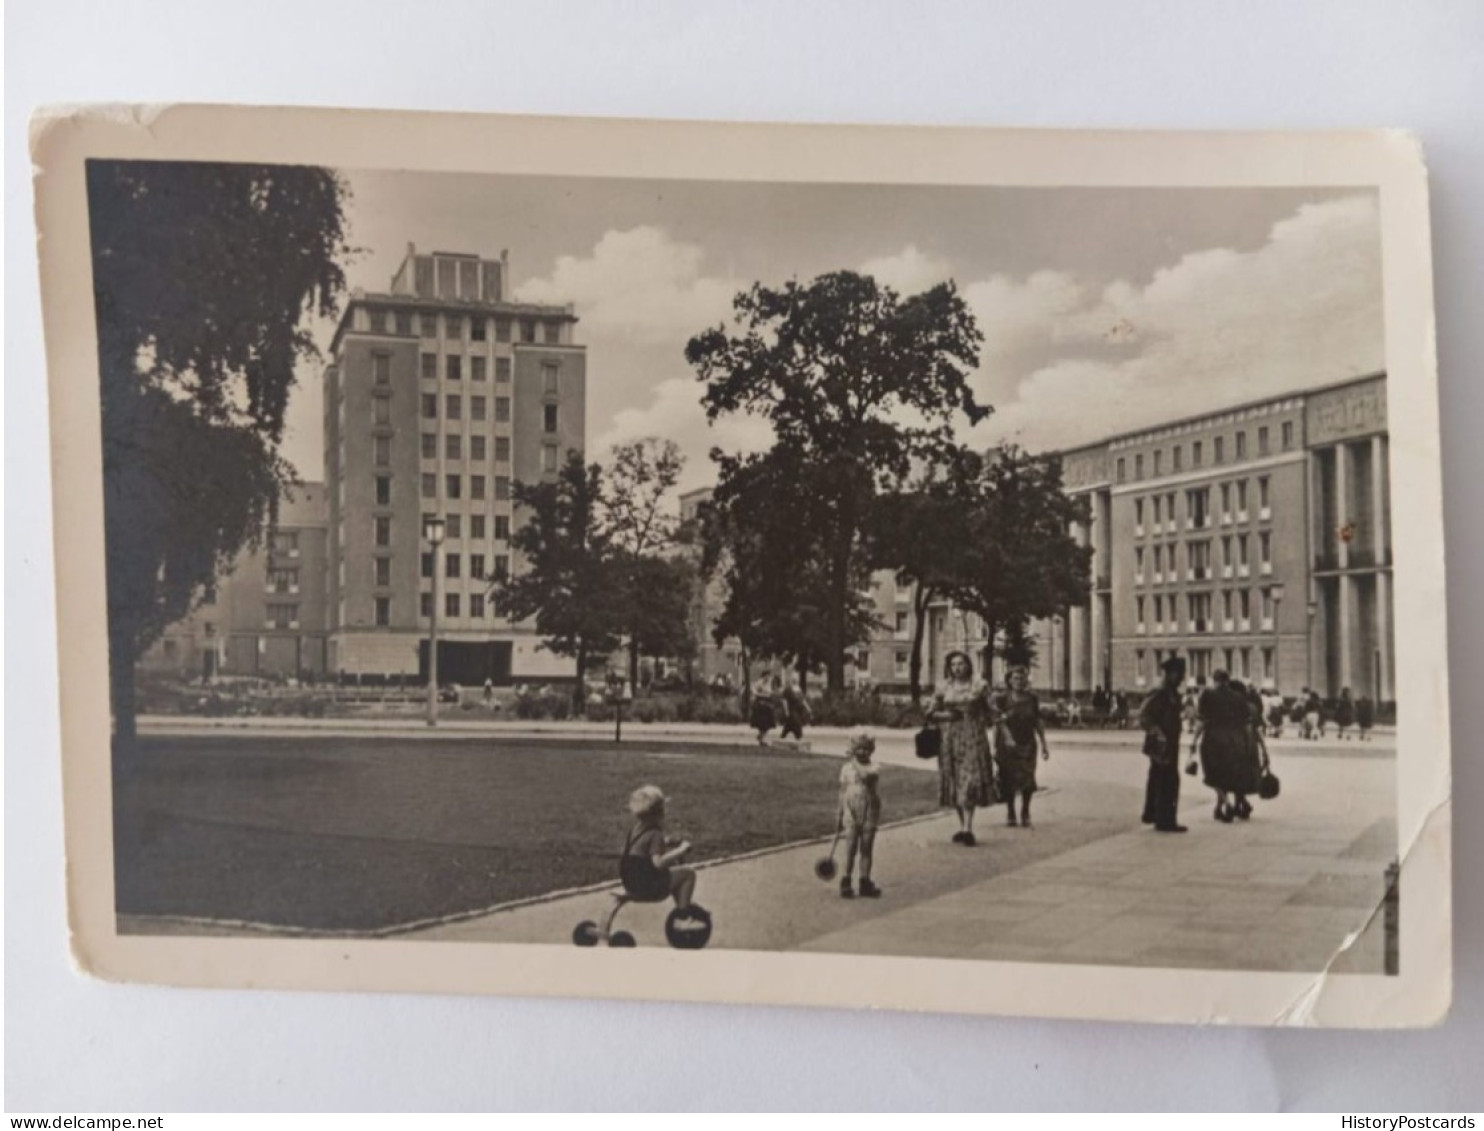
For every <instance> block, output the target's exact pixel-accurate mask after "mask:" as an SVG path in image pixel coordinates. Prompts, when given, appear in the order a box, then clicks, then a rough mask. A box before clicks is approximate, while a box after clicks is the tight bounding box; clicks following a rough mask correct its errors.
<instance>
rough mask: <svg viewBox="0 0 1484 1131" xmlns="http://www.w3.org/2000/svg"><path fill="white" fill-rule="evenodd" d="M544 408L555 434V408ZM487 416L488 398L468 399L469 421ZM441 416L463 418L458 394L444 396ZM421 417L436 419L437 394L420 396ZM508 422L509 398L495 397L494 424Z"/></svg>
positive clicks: (554, 406) (451, 418)
mask: <svg viewBox="0 0 1484 1131" xmlns="http://www.w3.org/2000/svg"><path fill="white" fill-rule="evenodd" d="M546 407H547V408H549V409H552V410H553V412H552V414H551V418H552V421H553V426H552V427H551V428H548V429H547V431H549V432H555V431H556V427H555V421H556V415H555V409H556V407H557V406H556V405H554V404H553V405H547V406H546ZM488 414H489V398H487V397H470V398H469V419H470V420H484V419H486V418H487V416H488ZM443 415H444V417H445V418H446V419H448V420H462V419H463V418H464V398H463V397H462V396H460V395H459V394H458V393H449V394H448V395H447V396H445V397H444V398H443ZM422 417H423V419H424V420H437V419H438V394H437V393H424V394H423V395H422ZM509 422H510V398H509V397H496V398H495V423H496V424H508V423H509ZM377 423H378V424H380V423H384V422H383V421H380V420H378V421H377Z"/></svg>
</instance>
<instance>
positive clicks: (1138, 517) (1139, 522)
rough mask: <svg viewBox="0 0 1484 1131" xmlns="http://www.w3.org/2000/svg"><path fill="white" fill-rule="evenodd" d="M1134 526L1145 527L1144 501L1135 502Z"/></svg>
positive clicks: (1136, 500)
mask: <svg viewBox="0 0 1484 1131" xmlns="http://www.w3.org/2000/svg"><path fill="white" fill-rule="evenodd" d="M1134 525H1135V526H1143V525H1144V500H1143V499H1135V500H1134Z"/></svg>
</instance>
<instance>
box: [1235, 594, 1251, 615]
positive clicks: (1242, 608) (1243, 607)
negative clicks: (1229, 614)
mask: <svg viewBox="0 0 1484 1131" xmlns="http://www.w3.org/2000/svg"><path fill="white" fill-rule="evenodd" d="M1237 610H1238V615H1240V616H1241V618H1242V619H1243V620H1248V619H1249V618H1250V617H1251V616H1252V590H1250V589H1242V590H1239V591H1238V593H1237Z"/></svg>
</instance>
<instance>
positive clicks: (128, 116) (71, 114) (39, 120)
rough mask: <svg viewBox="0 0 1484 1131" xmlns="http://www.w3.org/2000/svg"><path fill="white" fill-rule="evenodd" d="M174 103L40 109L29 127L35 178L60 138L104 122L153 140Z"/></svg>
mask: <svg viewBox="0 0 1484 1131" xmlns="http://www.w3.org/2000/svg"><path fill="white" fill-rule="evenodd" d="M173 105H174V104H173V103H169V102H154V103H138V104H132V105H131V104H126V103H96V104H76V103H63V104H61V105H57V106H42V107H39V108H38V109H37V110H36V111H35V112H34V113H32V115H31V121H30V123H29V124H28V133H29V141H30V152H31V165H32V171H33V174H39V173H40V172H41V171H42V170H43V169H44V168H45V167H46V166H47V165H48V164H50V162H49V161H48V160H47V159H46V154H47V152H48V151H49V148H50V146H51V144H52V142H53V139H55V138H57V137H58V136H59V135H62V134H64V133H66V132H68V131H70V130H74V129H76V128H77V127H79V126H81V125H85V124H87V123H90V122H103V123H109V124H113V125H121V126H126V127H128V128H129V129H131V130H143V131H144V132H145V133H147V134H148V135H149V136H150V137H151V138H153V137H154V136H155V127H156V125H157V124H158V122H159V120H160V118H161V117H162V116H163V115H164V114H165V113H166V112H167V111H169V110H170V109H171V108H172V106H173Z"/></svg>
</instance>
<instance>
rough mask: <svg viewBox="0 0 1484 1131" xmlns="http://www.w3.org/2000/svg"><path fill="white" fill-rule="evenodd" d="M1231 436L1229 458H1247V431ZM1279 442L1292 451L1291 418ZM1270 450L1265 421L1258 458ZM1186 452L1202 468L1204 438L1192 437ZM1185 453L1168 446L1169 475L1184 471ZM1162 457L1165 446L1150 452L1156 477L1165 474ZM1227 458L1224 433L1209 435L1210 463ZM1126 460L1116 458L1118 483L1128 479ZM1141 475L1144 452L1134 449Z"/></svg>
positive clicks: (1181, 448)
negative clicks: (1195, 438) (1231, 443)
mask: <svg viewBox="0 0 1484 1131" xmlns="http://www.w3.org/2000/svg"><path fill="white" fill-rule="evenodd" d="M1232 439H1233V441H1234V444H1233V447H1234V449H1235V450H1234V454H1233V457H1232V458H1233V459H1238V460H1243V459H1246V458H1247V432H1246V431H1240V432H1237V433H1235V434H1234V435H1233V437H1232ZM1281 444H1282V450H1283V451H1285V452H1287V451H1292V450H1293V444H1294V427H1293V421H1291V420H1285V421H1284V422H1283V425H1282V433H1281ZM1271 450H1272V444H1271V437H1270V431H1269V428H1268V426H1267V425H1266V424H1264V425H1261V426H1260V427H1259V428H1258V429H1257V455H1258V456H1259V457H1261V456H1265V455H1269V454H1271ZM1189 451H1190V466H1191V467H1192V468H1197V467H1203V466H1205V459H1206V447H1205V441H1203V440H1192V441H1191V442H1190V448H1189ZM1185 452H1186V448H1185V446H1184V445H1183V444H1176V445H1175V446H1174V447H1172V448H1171V449H1170V466H1169V472H1170V474H1172V475H1173V474H1177V473H1178V472H1181V471H1184V470H1185ZM1164 457H1165V452H1164V449H1163V448H1155V449H1154V451H1153V452H1151V453H1150V464H1151V467H1152V469H1153V475H1154V476H1155V477H1156V478H1157V477H1159V476H1161V475H1163V474H1165V459H1164ZM1226 460H1227V452H1226V437H1225V436H1214V437H1212V439H1211V462H1212V464H1214V465H1220V464H1224V463H1226ZM1127 461H1128V457H1126V456H1119V457H1118V464H1117V479H1118V482H1120V483H1123V482H1125V481H1126V480H1127V479H1128V462H1127ZM1143 478H1144V453H1143V452H1137V453H1135V455H1134V479H1136V480H1138V479H1143Z"/></svg>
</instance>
